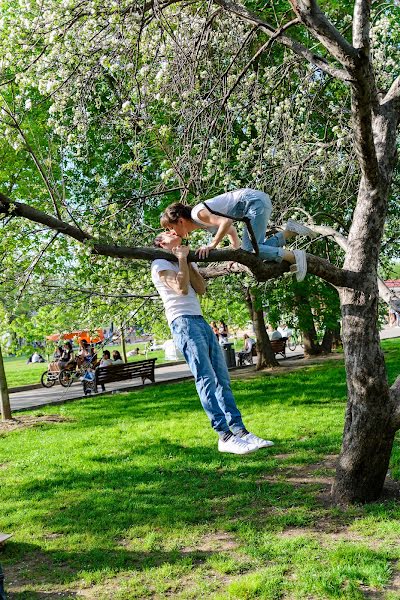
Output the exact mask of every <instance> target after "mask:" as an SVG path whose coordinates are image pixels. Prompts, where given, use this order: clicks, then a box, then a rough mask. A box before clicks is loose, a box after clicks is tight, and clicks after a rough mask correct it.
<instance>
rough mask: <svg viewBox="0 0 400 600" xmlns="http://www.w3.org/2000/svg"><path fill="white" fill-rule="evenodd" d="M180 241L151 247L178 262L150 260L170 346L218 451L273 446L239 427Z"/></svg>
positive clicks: (169, 238) (195, 275)
mask: <svg viewBox="0 0 400 600" xmlns="http://www.w3.org/2000/svg"><path fill="white" fill-rule="evenodd" d="M181 242H182V239H181V238H180V237H179V236H178V235H176V233H175V232H172V231H171V232H165V233H161V234H160V235H158V236H157V237H156V239H155V240H154V245H155V246H156V247H159V248H163V249H164V250H169V251H170V252H172V253H173V254H174V255H175V257H176V258H177V259H178V263H176V262H175V261H169V260H165V259H156V260H154V261H153V263H152V267H151V276H152V280H153V283H154V285H155V287H156V289H157V291H158V292H159V294H160V296H161V299H162V301H163V304H164V308H165V313H166V317H167V321H168V324H169V326H170V328H171V332H172V336H173V338H174V342H175V344H176V346H177V347H178V349H179V350H180V351H181V352H182V354H183V356H184V357H185V360H186V362H187V363H188V365H189V367H190V370H191V371H192V373H193V375H194V378H195V383H196V389H197V393H198V395H199V398H200V402H201V404H202V406H203V408H204V411H205V413H206V415H207V416H208V418H209V419H210V422H211V426H212V428H213V429H214V430H215V431H216V432H217V433H218V436H219V440H218V450H219V451H220V452H229V453H231V454H249V453H250V452H255V451H256V450H258V449H259V448H266V447H268V446H273V442H271V441H269V440H264V439H262V438H259V437H258V436H256V435H254V434H253V433H250V432H249V431H248V430H247V429H246V427H245V425H244V423H243V420H242V416H241V414H240V411H239V409H238V408H237V406H236V402H235V399H234V397H233V394H232V390H231V385H230V380H229V373H228V369H227V366H226V363H225V360H224V357H223V354H222V350H221V348H220V346H219V344H218V341H217V338H216V337H215V334H214V332H213V331H212V329H211V327H210V325H209V324H208V323H207V322H206V321H205V319H204V318H203V316H202V312H201V308H200V303H199V300H198V298H197V294H200V295H202V294H204V293H205V290H206V286H205V281H204V279H203V277H202V276H201V275H200V273H199V272H198V270H197V266H196V265H195V263H188V260H187V257H188V254H189V247H188V246H182V245H181Z"/></svg>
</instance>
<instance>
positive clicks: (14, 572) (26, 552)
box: [3, 542, 214, 598]
mask: <svg viewBox="0 0 400 600" xmlns="http://www.w3.org/2000/svg"><path fill="white" fill-rule="evenodd" d="M212 554H214V552H213V551H211V550H210V551H193V552H186V551H185V553H182V552H179V551H178V550H174V551H170V552H165V551H162V550H159V549H157V550H151V551H133V550H129V549H127V548H123V547H122V546H121V547H119V548H116V549H113V550H107V549H104V548H92V549H91V550H90V551H86V552H68V551H62V550H48V551H46V550H43V549H42V548H41V546H40V545H38V544H27V543H17V542H14V543H13V544H12V545H10V546H9V549H8V552H7V556H4V558H7V559H8V560H9V561H10V562H11V561H12V562H13V563H15V564H16V565H18V564H19V563H18V561H23V562H22V564H23V573H19V572H18V568H15V567H14V568H12V567H10V569H9V570H8V569H7V563H6V562H5V561H4V560H3V564H4V572H5V575H6V579H10V580H12V582H13V584H14V586H15V583H16V580H17V582H18V587H22V586H24V587H25V586H28V585H30V584H32V585H37V584H39V585H45V584H55V583H60V582H62V585H64V586H65V585H68V584H69V583H71V582H73V581H76V579H77V577H78V576H79V574H81V573H82V572H83V571H85V572H90V571H94V572H96V573H99V572H102V573H104V574H105V576H107V574H108V575H109V576H111V575H112V574H114V573H118V572H121V571H145V570H147V569H150V568H153V567H160V566H162V565H164V564H168V565H175V564H179V563H182V562H184V563H185V564H188V563H189V564H192V565H200V564H202V563H205V562H206V561H207V559H208V558H209V557H210V556H212ZM31 570H32V571H33V572H35V575H34V576H33V575H31ZM28 593H29V594H31V595H30V596H28ZM64 593H65V597H69V596H68V595H67V594H68V593H67V592H62V591H60V592H54V597H63V595H64ZM34 594H35V592H32V591H29V592H27V591H21V592H13V594H12V595H10V598H42V597H43V598H44V597H46V598H48V597H49V596H50V594H48V593H46V592H36V594H37V595H34ZM69 594H70V595H71V592H69ZM74 596H75V593H74V592H72V597H74ZM50 597H53V596H50Z"/></svg>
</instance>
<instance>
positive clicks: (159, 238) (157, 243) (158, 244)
mask: <svg viewBox="0 0 400 600" xmlns="http://www.w3.org/2000/svg"><path fill="white" fill-rule="evenodd" d="M163 237H164V233H159V234H158V235H157V236H156V237H155V238H154V241H153V246H155V247H156V248H161V242H162V241H163Z"/></svg>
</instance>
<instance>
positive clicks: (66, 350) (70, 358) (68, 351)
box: [58, 341, 75, 369]
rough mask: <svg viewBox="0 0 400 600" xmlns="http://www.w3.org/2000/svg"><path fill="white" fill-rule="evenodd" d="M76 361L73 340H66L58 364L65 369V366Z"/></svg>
mask: <svg viewBox="0 0 400 600" xmlns="http://www.w3.org/2000/svg"><path fill="white" fill-rule="evenodd" d="M74 362H75V354H74V350H73V348H72V344H71V342H69V341H68V342H65V344H64V346H63V351H62V355H61V358H60V360H59V361H58V364H59V366H60V369H65V367H67V366H70V365H72V364H73V363H74Z"/></svg>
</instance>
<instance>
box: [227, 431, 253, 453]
mask: <svg viewBox="0 0 400 600" xmlns="http://www.w3.org/2000/svg"><path fill="white" fill-rule="evenodd" d="M218 450H219V451H220V452H229V453H230V454H250V453H251V452H255V451H256V450H258V446H256V445H253V444H249V442H247V441H246V440H245V439H243V438H240V437H238V436H237V435H232V437H230V438H229V439H228V440H226V441H225V442H224V440H222V439H221V438H220V439H219V440H218Z"/></svg>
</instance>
